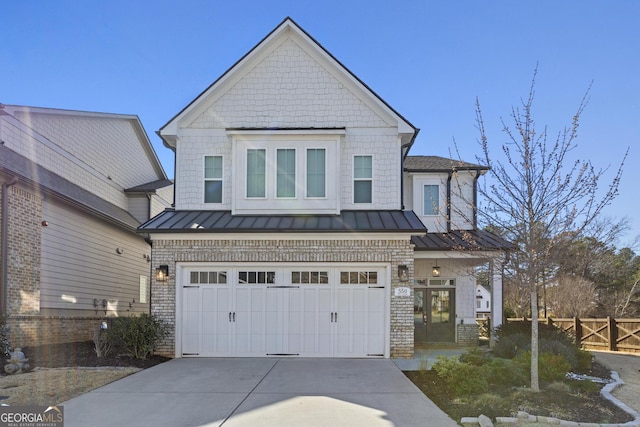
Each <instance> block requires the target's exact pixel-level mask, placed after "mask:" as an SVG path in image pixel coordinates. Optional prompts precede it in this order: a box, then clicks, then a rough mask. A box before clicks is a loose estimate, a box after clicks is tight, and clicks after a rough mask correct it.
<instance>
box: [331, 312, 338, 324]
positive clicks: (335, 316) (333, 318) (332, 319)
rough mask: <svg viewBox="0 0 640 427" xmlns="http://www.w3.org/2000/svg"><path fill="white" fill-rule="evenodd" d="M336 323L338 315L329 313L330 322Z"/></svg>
mask: <svg viewBox="0 0 640 427" xmlns="http://www.w3.org/2000/svg"><path fill="white" fill-rule="evenodd" d="M337 321H338V313H331V322H337Z"/></svg>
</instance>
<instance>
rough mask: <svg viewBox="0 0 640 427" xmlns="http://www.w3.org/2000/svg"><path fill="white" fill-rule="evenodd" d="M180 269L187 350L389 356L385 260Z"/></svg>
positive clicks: (224, 353)
mask: <svg viewBox="0 0 640 427" xmlns="http://www.w3.org/2000/svg"><path fill="white" fill-rule="evenodd" d="M180 271H181V273H180V274H179V278H180V282H181V283H178V292H180V296H179V298H178V301H179V302H180V307H181V311H182V312H181V313H179V314H180V319H181V325H180V326H179V327H180V331H181V335H180V339H179V340H178V345H179V351H178V354H179V355H181V356H185V357H186V356H198V357H211V356H238V357H241V356H251V357H255V356H302V357H383V356H385V343H386V340H387V329H388V327H387V324H388V322H387V309H386V307H387V285H386V281H387V280H386V276H387V274H386V271H387V270H386V268H384V267H376V268H371V267H366V266H362V267H360V266H358V267H349V268H346V267H339V266H331V267H330V268H328V267H327V266H317V267H311V268H310V267H309V266H305V267H301V266H289V267H286V268H284V267H279V268H269V267H264V266H256V267H244V266H243V267H233V268H225V267H218V266H212V265H200V266H184V267H182V268H181V269H180Z"/></svg>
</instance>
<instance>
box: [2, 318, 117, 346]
mask: <svg viewBox="0 0 640 427" xmlns="http://www.w3.org/2000/svg"><path fill="white" fill-rule="evenodd" d="M105 320H107V318H106V317H95V316H94V317H63V316H10V317H9V318H8V319H7V327H8V330H9V343H10V344H11V346H12V347H13V348H18V347H26V346H36V345H41V344H60V343H66V342H81V341H90V340H92V339H93V333H94V331H95V329H96V328H98V327H100V324H101V323H102V322H103V321H105Z"/></svg>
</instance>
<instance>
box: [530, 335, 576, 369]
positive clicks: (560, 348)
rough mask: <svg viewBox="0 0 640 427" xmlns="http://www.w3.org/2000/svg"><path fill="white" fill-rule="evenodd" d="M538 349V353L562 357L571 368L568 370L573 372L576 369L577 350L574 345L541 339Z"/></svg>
mask: <svg viewBox="0 0 640 427" xmlns="http://www.w3.org/2000/svg"><path fill="white" fill-rule="evenodd" d="M538 348H539V349H540V353H550V354H555V355H557V356H563V357H564V358H565V360H566V361H567V362H568V363H569V366H570V367H571V368H570V370H575V369H576V368H577V367H578V348H576V347H575V346H574V345H572V344H570V345H567V344H566V343H564V342H562V341H555V340H549V339H547V338H542V339H541V340H540V342H539V346H538Z"/></svg>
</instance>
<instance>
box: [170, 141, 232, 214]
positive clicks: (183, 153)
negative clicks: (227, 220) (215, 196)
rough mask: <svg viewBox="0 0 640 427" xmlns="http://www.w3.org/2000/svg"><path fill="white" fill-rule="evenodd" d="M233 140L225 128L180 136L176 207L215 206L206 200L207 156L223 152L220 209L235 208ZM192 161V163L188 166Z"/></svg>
mask: <svg viewBox="0 0 640 427" xmlns="http://www.w3.org/2000/svg"><path fill="white" fill-rule="evenodd" d="M231 148H232V147H231V141H230V139H229V137H228V136H227V135H226V133H225V132H224V130H219V131H218V130H216V131H212V132H211V134H209V135H200V136H198V135H186V136H183V137H182V138H181V139H180V142H179V144H178V150H177V154H176V155H177V159H178V161H179V162H180V165H179V166H178V167H177V168H176V172H175V173H176V185H175V191H176V209H211V208H212V207H211V206H208V205H207V204H205V203H204V156H222V158H223V164H222V170H223V176H222V179H223V188H222V197H223V199H222V204H221V205H219V206H216V209H224V210H230V209H231V190H232V182H233V173H232V170H231V160H232V155H231ZM185 165H188V166H185Z"/></svg>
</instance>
